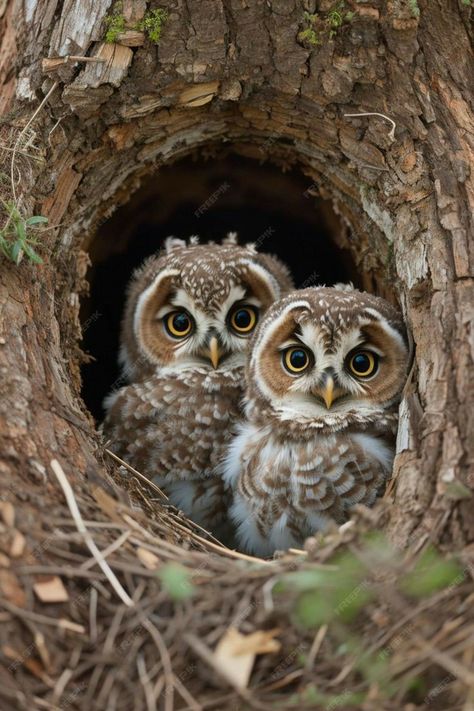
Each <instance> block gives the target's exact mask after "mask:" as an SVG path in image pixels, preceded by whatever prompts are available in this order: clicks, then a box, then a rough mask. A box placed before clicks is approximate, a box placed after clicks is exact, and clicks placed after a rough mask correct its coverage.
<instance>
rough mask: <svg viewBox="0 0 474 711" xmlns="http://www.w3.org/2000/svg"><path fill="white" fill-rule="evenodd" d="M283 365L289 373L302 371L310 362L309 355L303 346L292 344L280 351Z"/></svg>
mask: <svg viewBox="0 0 474 711" xmlns="http://www.w3.org/2000/svg"><path fill="white" fill-rule="evenodd" d="M282 360H283V365H284V366H285V368H286V370H287V371H288V372H289V373H302V372H303V371H304V370H306V369H307V368H308V366H309V365H310V363H311V356H310V354H309V352H308V351H307V350H306V349H305V348H300V347H299V346H292V347H291V348H287V350H286V351H283V353H282Z"/></svg>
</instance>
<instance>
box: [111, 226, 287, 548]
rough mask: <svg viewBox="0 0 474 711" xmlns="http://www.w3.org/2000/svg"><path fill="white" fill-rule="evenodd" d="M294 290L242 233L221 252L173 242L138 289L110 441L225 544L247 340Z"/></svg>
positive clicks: (141, 275) (132, 299) (128, 317)
mask: <svg viewBox="0 0 474 711" xmlns="http://www.w3.org/2000/svg"><path fill="white" fill-rule="evenodd" d="M291 287H292V281H291V277H290V275H289V272H288V270H287V269H286V267H285V266H284V265H283V263H282V262H280V261H279V260H278V259H277V258H275V257H272V256H270V255H267V254H259V253H257V251H256V249H255V247H254V246H253V245H251V244H248V245H244V246H239V245H238V244H237V242H236V236H235V235H234V234H230V235H229V236H228V237H227V239H226V240H224V241H223V243H222V244H215V243H209V244H199V243H198V240H197V238H191V240H190V242H189V244H187V243H186V242H185V241H183V240H179V239H175V238H169V239H168V240H167V241H166V244H165V249H164V250H163V251H162V252H161V253H159V254H158V255H156V256H153V257H150V258H149V259H148V260H147V261H146V262H145V263H144V265H143V266H142V267H141V268H140V269H139V270H138V271H137V272H136V273H135V274H134V276H133V278H132V280H131V283H130V286H129V290H128V297H127V303H126V308H125V314H124V319H123V323H122V339H121V340H122V348H121V356H120V359H121V362H122V365H123V366H124V372H125V373H126V374H127V375H128V379H129V380H130V384H128V385H126V386H125V387H122V388H120V389H119V390H118V391H116V392H112V393H111V394H110V395H109V396H108V398H107V399H106V403H105V404H106V408H107V416H106V419H105V423H104V431H105V434H106V436H107V437H109V438H110V439H111V447H112V449H113V450H114V451H115V452H116V453H117V454H118V455H119V456H121V457H122V458H123V459H125V460H126V461H127V462H128V463H130V464H131V465H132V466H134V467H135V468H136V469H138V470H139V471H141V472H142V473H143V474H145V475H146V476H147V477H149V478H150V479H152V480H153V481H154V482H155V483H156V484H158V485H159V486H160V487H162V488H163V490H164V491H165V492H166V493H167V494H168V496H169V497H170V500H171V502H172V503H173V504H174V505H176V506H177V507H178V508H180V509H181V510H182V511H184V512H185V513H186V514H187V515H188V516H189V517H190V518H191V519H193V520H194V521H196V522H197V523H199V524H200V525H202V526H204V527H206V528H207V529H208V530H210V531H212V532H214V533H215V534H216V535H220V533H221V528H222V526H223V525H224V523H225V521H226V518H227V514H228V506H229V501H228V499H227V498H226V495H225V491H224V485H223V481H222V478H221V476H220V475H219V474H218V473H217V465H218V463H219V462H220V460H221V459H222V457H223V455H224V452H225V448H226V446H227V444H228V443H229V440H230V438H231V435H232V428H233V425H234V423H235V422H236V421H237V420H238V419H240V418H241V398H242V395H243V390H244V364H245V351H246V349H247V344H248V340H249V337H250V336H251V335H252V333H253V331H254V329H255V326H256V325H257V323H258V321H259V319H260V317H261V316H262V315H263V313H264V312H265V311H266V310H267V309H268V308H269V306H271V304H272V303H273V302H274V301H275V300H276V299H277V298H279V297H280V296H281V295H282V294H283V293H285V292H286V291H288V290H289V289H290V288H291ZM224 527H225V526H224Z"/></svg>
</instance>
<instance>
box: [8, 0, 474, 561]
mask: <svg viewBox="0 0 474 711" xmlns="http://www.w3.org/2000/svg"><path fill="white" fill-rule="evenodd" d="M334 5H335V3H333V2H331V1H330V0H319V2H313V1H312V0H307V1H305V2H304V3H300V2H297V0H274V1H273V2H272V3H268V2H264V1H263V0H246V1H243V2H242V1H241V0H222V1H221V0H219V1H218V2H215V1H214V0H185V1H184V0H177V1H173V0H163V2H162V3H161V5H160V7H162V8H165V9H167V10H168V19H167V20H166V22H165V23H164V25H163V29H162V35H161V38H160V41H159V44H158V45H155V44H154V43H153V42H151V41H150V40H149V38H147V37H146V36H145V34H144V33H143V32H141V31H140V30H136V29H134V28H135V27H136V25H137V23H138V22H139V20H140V19H141V18H143V16H144V12H145V10H146V5H145V2H134V3H132V2H131V1H130V0H124V2H123V10H122V13H123V15H124V17H125V21H126V24H127V26H128V28H129V29H130V30H132V29H133V32H132V33H131V34H132V36H130V34H128V33H127V35H126V36H119V37H118V38H117V41H116V42H115V43H112V44H108V43H105V42H104V36H105V32H106V27H105V24H104V17H105V16H106V15H107V13H108V12H111V11H112V9H111V3H110V1H109V0H96V1H95V2H93V1H92V0H88V1H87V2H84V1H79V0H64V2H60V3H58V2H57V0H43V1H42V2H38V1H37V0H30V2H28V3H21V2H19V1H17V0H14V1H13V2H11V3H6V4H5V3H3V4H2V3H0V13H2V16H1V19H0V41H1V57H2V59H1V61H0V83H1V85H2V112H3V118H4V123H3V129H4V130H5V131H6V133H5V136H7V138H9V140H12V137H13V140H15V139H16V138H18V136H19V135H20V132H21V129H22V128H23V127H24V126H25V124H26V123H27V122H28V120H29V119H30V118H31V116H32V115H33V113H34V111H35V109H36V108H37V107H38V105H39V102H40V101H41V99H42V98H43V97H44V96H45V95H46V93H47V92H48V91H49V90H50V89H51V88H52V86H53V84H54V83H56V86H55V88H54V90H53V91H52V93H51V96H50V97H49V99H48V101H47V103H46V104H45V106H44V108H43V109H42V110H41V111H40V112H39V114H38V115H37V117H36V118H35V120H34V121H33V123H32V124H31V127H30V129H29V130H31V131H32V132H33V133H34V135H33V136H32V143H31V146H33V148H32V150H33V151H34V152H35V155H36V156H37V157H40V158H41V159H43V160H44V162H43V163H41V162H40V161H38V160H32V161H28V158H26V157H24V156H22V155H19V156H18V155H17V162H16V164H15V166H14V168H13V174H14V179H15V180H17V179H18V176H19V179H20V182H19V183H18V184H17V186H16V188H17V192H18V194H19V195H20V198H19V199H20V201H21V209H22V210H23V212H24V214H25V215H26V216H30V215H32V214H42V215H45V216H46V217H48V218H49V227H50V228H51V229H48V230H47V231H45V232H43V233H42V246H41V247H40V248H39V251H40V252H41V254H42V256H43V259H44V263H43V265H40V266H38V265H35V264H29V263H28V262H27V260H26V259H23V261H22V263H21V264H20V265H19V266H14V265H12V264H10V263H8V262H7V261H6V260H4V261H3V262H2V269H1V281H0V284H1V287H0V288H1V292H0V293H1V296H0V304H1V309H0V337H1V341H0V344H1V345H0V372H1V374H2V380H1V385H0V443H1V454H0V472H1V475H2V488H3V492H2V499H3V501H8V502H11V503H12V504H13V505H14V508H15V511H16V518H17V521H18V523H17V525H18V527H19V528H20V529H21V530H22V532H23V533H24V534H25V535H26V536H27V548H26V551H31V550H32V549H33V548H34V546H35V540H37V539H38V537H41V535H42V531H41V527H42V521H41V518H39V517H37V515H36V513H35V512H36V511H37V510H40V511H50V510H51V511H54V512H55V514H57V515H58V516H59V517H60V512H61V511H66V510H67V509H66V505H65V503H64V499H63V495H62V492H61V491H60V489H59V487H58V485H57V482H56V479H55V477H54V476H53V474H52V470H51V464H50V463H51V460H52V459H57V460H59V461H60V462H61V464H62V466H63V469H64V470H65V472H66V474H67V475H68V477H69V478H70V480H71V482H72V483H73V485H74V486H75V487H77V490H78V491H83V492H86V491H88V487H89V482H88V480H87V477H89V478H90V476H91V473H92V472H96V474H95V476H101V474H100V472H103V464H102V462H101V461H100V459H99V460H98V459H97V456H96V449H97V443H98V439H97V435H96V434H95V432H94V426H93V422H92V419H91V418H90V416H88V413H87V412H86V411H85V408H84V406H83V404H82V402H81V400H80V377H79V365H80V362H81V352H80V324H79V318H78V313H79V303H80V297H81V294H82V293H83V292H84V288H85V274H86V267H87V251H88V249H89V247H90V245H91V243H92V241H93V239H94V233H95V230H96V229H97V227H98V226H99V225H100V223H101V222H102V221H103V220H104V219H106V218H107V217H108V216H110V214H111V213H112V212H113V211H114V209H115V208H116V207H117V206H118V205H120V204H123V203H124V202H126V201H127V199H128V198H129V196H130V194H131V193H132V192H133V190H134V189H135V188H136V187H137V186H138V185H139V183H140V180H142V179H143V178H144V177H145V176H147V175H150V174H152V173H153V171H156V170H157V169H158V168H159V166H160V165H163V164H166V163H167V162H171V161H174V160H176V159H178V158H179V157H181V156H184V155H187V154H190V153H192V152H193V151H196V150H198V149H200V148H205V147H212V149H213V150H215V151H216V152H217V153H218V152H219V150H220V148H221V147H225V146H226V145H229V144H231V145H232V146H233V149H234V150H235V151H236V152H240V153H242V154H244V155H247V156H254V157H255V158H257V159H261V157H262V155H266V156H268V157H269V158H270V159H272V160H274V161H279V162H280V163H281V164H282V165H291V164H294V165H298V166H300V167H301V169H302V170H303V171H304V172H305V174H307V175H308V176H309V178H310V179H311V180H312V181H314V183H315V185H316V186H317V189H318V190H319V193H320V195H321V196H322V197H325V198H328V199H330V200H332V201H333V204H334V206H335V209H336V211H337V212H338V213H339V214H340V215H341V216H342V218H343V219H344V221H346V222H347V224H348V225H349V226H350V237H347V238H346V241H345V244H344V245H343V246H346V247H348V248H349V249H350V250H351V251H352V253H353V255H354V258H355V260H356V263H357V264H358V268H359V270H360V272H361V275H362V278H363V283H364V284H365V286H366V287H367V288H370V289H375V290H377V291H378V292H379V293H382V294H384V293H391V292H392V293H393V292H395V294H396V297H397V299H398V300H399V302H400V304H401V307H402V309H403V312H404V315H405V318H406V321H407V324H408V326H409V328H410V330H411V333H412V337H413V345H414V362H413V369H412V372H411V376H410V379H409V382H408V384H407V387H406V391H405V396H404V399H403V403H402V406H401V411H400V430H399V437H398V446H397V457H396V461H395V469H394V480H393V483H392V486H391V487H390V490H389V492H388V494H387V498H388V502H389V504H390V506H389V521H388V530H389V533H390V535H391V536H392V538H393V540H394V542H395V543H396V545H398V546H400V547H403V546H406V545H408V544H410V543H414V542H416V541H420V540H421V539H424V538H426V537H429V538H430V539H431V540H433V541H434V542H442V543H443V544H445V545H447V546H450V547H451V548H453V549H454V548H458V547H462V546H464V545H465V544H468V543H472V542H474V518H473V516H472V492H473V490H474V468H473V459H474V450H473V447H474V437H473V429H474V428H473V410H474V407H473V406H474V384H473V367H472V361H473V343H472V311H473V309H472V304H473V302H474V290H473V281H472V267H473V260H474V255H473V246H472V240H470V239H469V237H470V235H471V236H472V230H473V214H474V172H473V170H472V165H473V161H474V138H473V136H474V111H473V105H472V104H473V95H474V94H473V88H474V87H473V80H474V72H473V71H472V67H473V65H472V51H471V41H472V26H471V25H470V21H471V20H472V14H473V12H474V10H473V9H472V8H471V7H468V6H466V5H464V4H463V3H462V2H460V1H459V2H458V0H418V5H417V3H411V2H405V1H404V0H369V1H368V0H347V2H346V9H347V10H348V11H349V10H350V11H351V12H352V13H353V15H352V16H351V17H350V19H347V20H346V19H344V21H343V22H342V24H341V25H340V26H337V27H336V28H332V26H331V25H330V21H329V17H330V13H331V10H332V8H333V7H334ZM303 6H304V7H303ZM417 7H418V9H419V12H417V11H416V8H417ZM413 8H415V10H414V9H413ZM305 9H306V10H307V12H308V13H310V15H311V17H313V19H312V20H308V19H307V18H308V15H305V14H304V10H305ZM308 27H309V28H310V29H314V31H315V32H316V33H317V44H312V43H311V42H310V41H308V39H305V37H304V36H302V34H301V33H303V32H304V31H305V29H308ZM127 43H128V44H129V43H131V44H132V46H131V47H130V46H127ZM68 55H72V56H79V57H81V56H82V57H84V56H87V57H88V58H94V57H95V58H98V59H99V60H105V61H88V62H86V61H77V62H74V61H69V62H68V61H66V60H65V58H66V57H67V56H68ZM58 58H59V59H58ZM349 114H373V115H359V116H349ZM3 135H4V134H2V136H3ZM5 140H6V139H5ZM22 141H23V142H22ZM10 145H11V144H10ZM25 145H26V143H24V137H23V138H21V137H20V143H19V148H24V146H25ZM28 150H29V149H27V148H24V152H28ZM17 153H18V152H17ZM20 153H21V151H20ZM10 163H11V151H10V153H8V152H5V161H4V167H3V168H2V172H4V173H5V174H6V175H7V176H9V173H10V167H11V165H10ZM7 182H8V181H7ZM4 190H7V191H8V190H10V188H8V189H7V188H2V192H3V191H4ZM3 194H4V197H5V198H8V199H11V197H12V196H11V194H10V195H7V194H6V193H3ZM43 533H44V532H43ZM25 555H27V553H25Z"/></svg>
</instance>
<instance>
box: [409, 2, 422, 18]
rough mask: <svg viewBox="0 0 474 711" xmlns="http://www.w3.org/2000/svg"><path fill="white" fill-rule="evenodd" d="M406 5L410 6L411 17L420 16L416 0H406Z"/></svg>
mask: <svg viewBox="0 0 474 711" xmlns="http://www.w3.org/2000/svg"><path fill="white" fill-rule="evenodd" d="M408 5H409V7H410V12H411V14H412V15H413V17H420V8H419V7H418V0H408Z"/></svg>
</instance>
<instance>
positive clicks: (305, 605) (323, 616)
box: [295, 590, 335, 629]
mask: <svg viewBox="0 0 474 711" xmlns="http://www.w3.org/2000/svg"><path fill="white" fill-rule="evenodd" d="M334 615H335V610H334V605H333V604H332V601H331V600H330V599H329V598H328V595H327V593H324V592H322V591H321V590H312V591H308V592H304V593H303V594H302V595H300V596H299V598H298V600H297V602H296V607H295V617H296V621H297V622H298V623H299V624H300V625H301V626H302V627H306V628H310V629H311V628H312V627H320V626H321V625H324V624H327V623H328V622H331V620H332V619H333V618H334Z"/></svg>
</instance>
